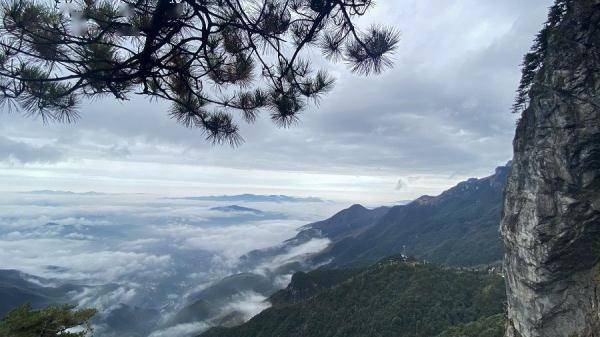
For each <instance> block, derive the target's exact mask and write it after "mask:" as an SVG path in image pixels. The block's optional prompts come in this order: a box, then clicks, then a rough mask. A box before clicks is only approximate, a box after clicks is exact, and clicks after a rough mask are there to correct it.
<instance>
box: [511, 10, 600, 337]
mask: <svg viewBox="0 0 600 337" xmlns="http://www.w3.org/2000/svg"><path fill="white" fill-rule="evenodd" d="M538 44H539V47H540V48H539V50H541V51H542V52H541V53H538V55H537V56H538V57H540V62H539V68H537V69H535V72H534V76H535V77H533V81H532V84H531V87H530V88H529V89H528V92H529V96H528V97H529V104H528V107H527V109H525V111H524V112H523V114H522V117H521V120H520V121H519V123H518V126H517V131H516V135H515V139H514V143H513V145H514V160H513V167H512V171H511V173H510V176H509V179H508V184H507V187H506V191H505V201H504V209H503V214H502V223H501V233H502V238H503V241H504V243H505V246H506V256H505V262H504V263H505V276H506V281H507V288H508V326H507V332H506V336H507V337H575V336H577V337H598V336H600V308H599V306H600V264H599V261H600V0H572V1H558V2H557V5H556V6H554V7H553V8H552V9H551V18H550V20H549V26H548V27H546V28H545V30H543V31H542V33H540V36H539V37H538ZM526 62H527V59H526Z"/></svg>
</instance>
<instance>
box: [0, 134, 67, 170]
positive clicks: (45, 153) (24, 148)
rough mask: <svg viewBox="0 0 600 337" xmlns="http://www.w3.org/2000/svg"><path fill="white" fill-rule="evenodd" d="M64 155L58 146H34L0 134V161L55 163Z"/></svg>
mask: <svg viewBox="0 0 600 337" xmlns="http://www.w3.org/2000/svg"><path fill="white" fill-rule="evenodd" d="M63 157H64V155H63V153H62V151H60V150H59V149H58V148H55V147H52V146H49V145H44V146H34V145H31V144H28V143H24V142H18V141H14V140H11V139H10V138H7V137H3V136H0V161H18V162H20V163H23V164H28V163H56V162H58V161H60V160H62V159H63Z"/></svg>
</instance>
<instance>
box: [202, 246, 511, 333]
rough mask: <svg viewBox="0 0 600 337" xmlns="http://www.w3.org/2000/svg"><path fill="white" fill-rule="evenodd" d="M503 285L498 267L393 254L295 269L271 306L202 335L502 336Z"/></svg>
mask: <svg viewBox="0 0 600 337" xmlns="http://www.w3.org/2000/svg"><path fill="white" fill-rule="evenodd" d="M504 289H505V286H504V280H503V279H502V277H500V276H499V275H495V274H493V273H492V274H489V273H488V272H486V271H468V270H461V269H451V268H440V267H437V266H434V265H432V264H423V263H420V262H417V261H414V260H413V261H411V260H407V259H404V258H401V257H392V258H386V259H384V260H382V261H380V262H378V263H376V264H374V265H372V266H370V267H367V268H355V269H339V270H320V269H319V270H316V271H312V272H309V273H297V274H295V275H294V277H293V279H292V282H291V283H290V285H289V286H288V287H287V288H286V289H285V290H282V291H280V292H277V293H276V294H275V295H273V296H272V297H271V299H270V301H271V303H273V306H272V307H271V308H269V309H266V310H264V311H263V312H261V313H260V314H258V315H256V316H255V317H254V318H252V319H251V320H250V321H248V322H247V323H245V324H242V325H240V326H237V327H233V328H223V327H221V328H213V329H211V330H209V331H207V332H205V333H203V334H202V335H201V337H281V336H286V337H337V336H340V337H341V336H344V337H364V336H397V337H404V336H407V337H408V336H410V337H434V336H438V335H439V336H444V337H450V336H453V337H454V336H455V337H459V336H486V337H501V336H502V335H503V332H504V315H503V311H504V301H505V292H504ZM449 290H451V291H449ZM482 323H484V324H485V326H482V325H483V324H482Z"/></svg>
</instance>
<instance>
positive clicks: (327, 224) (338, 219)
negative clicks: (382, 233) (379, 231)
mask: <svg viewBox="0 0 600 337" xmlns="http://www.w3.org/2000/svg"><path fill="white" fill-rule="evenodd" d="M389 210H390V207H378V208H375V209H367V208H365V207H363V206H361V205H352V206H350V207H349V208H346V209H344V210H341V211H339V212H337V213H336V214H334V215H333V216H331V217H330V218H328V219H326V220H322V221H317V222H314V223H311V224H308V225H305V226H303V227H302V228H300V231H299V233H298V234H297V235H296V236H295V237H293V238H291V239H289V240H286V241H285V242H283V243H282V244H281V245H277V246H274V247H270V248H267V249H260V250H254V251H251V252H249V253H248V254H246V255H245V256H243V257H242V258H241V263H242V264H243V265H244V267H245V268H246V269H252V268H253V267H254V266H257V265H260V264H261V263H264V262H265V261H266V260H269V259H270V258H272V257H273V256H276V255H280V254H285V253H286V252H287V251H289V250H290V249H292V248H293V247H297V246H300V245H302V244H305V243H307V242H308V241H310V240H312V239H315V238H327V239H329V240H331V241H332V242H338V241H340V240H342V239H344V238H348V237H352V236H356V235H358V234H360V233H363V232H364V231H366V230H367V229H368V228H370V227H371V226H373V225H374V224H375V223H376V222H377V220H379V219H381V217H383V216H384V215H385V214H386V213H387V212H388V211H389ZM388 255H391V254H388ZM313 262H314V263H313V265H314V264H318V263H321V262H322V261H316V260H315V261H313ZM309 267H310V266H309Z"/></svg>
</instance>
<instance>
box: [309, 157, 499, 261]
mask: <svg viewBox="0 0 600 337" xmlns="http://www.w3.org/2000/svg"><path fill="white" fill-rule="evenodd" d="M509 170H510V168H509V167H508V166H503V167H498V168H497V169H496V172H495V174H494V175H492V176H489V177H486V178H483V179H469V180H468V181H465V182H461V183H459V184H458V185H456V186H455V187H453V188H451V189H449V190H447V191H445V192H443V193H442V194H440V195H439V196H436V197H431V196H423V197H421V198H419V199H417V200H415V201H413V202H411V203H409V204H407V205H402V206H395V207H392V208H391V209H389V210H387V211H386V212H385V214H384V215H383V216H380V217H379V218H377V219H375V222H374V223H372V224H370V225H369V226H366V227H362V228H360V230H358V229H356V228H357V227H358V226H356V225H354V226H353V225H348V228H353V231H354V233H358V234H356V235H349V236H346V237H344V236H342V235H340V234H339V233H338V232H339V231H343V230H344V229H346V227H344V226H341V225H337V226H336V227H335V230H330V232H334V233H336V235H337V239H338V240H337V241H336V240H335V239H334V244H333V245H332V246H331V247H330V248H329V249H328V250H327V251H325V252H324V253H322V254H321V255H320V256H319V257H317V260H319V261H327V260H331V261H332V263H333V264H335V265H344V264H349V263H355V262H365V261H366V262H369V261H370V262H373V261H376V260H377V259H380V258H382V257H385V256H388V255H391V254H397V253H400V252H402V251H403V250H404V249H406V251H407V253H409V254H410V255H414V256H417V257H419V258H423V259H426V260H429V261H432V262H436V263H442V264H447V265H463V266H466V265H478V264H490V263H494V262H498V261H500V260H501V259H502V254H503V251H502V244H501V241H500V236H499V234H498V224H499V222H500V213H501V207H502V197H503V189H504V186H505V183H506V179H507V175H508V172H509ZM321 227H324V228H327V224H326V223H323V224H322V226H321ZM338 229H340V230H338ZM322 231H323V232H324V233H327V230H326V229H322Z"/></svg>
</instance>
